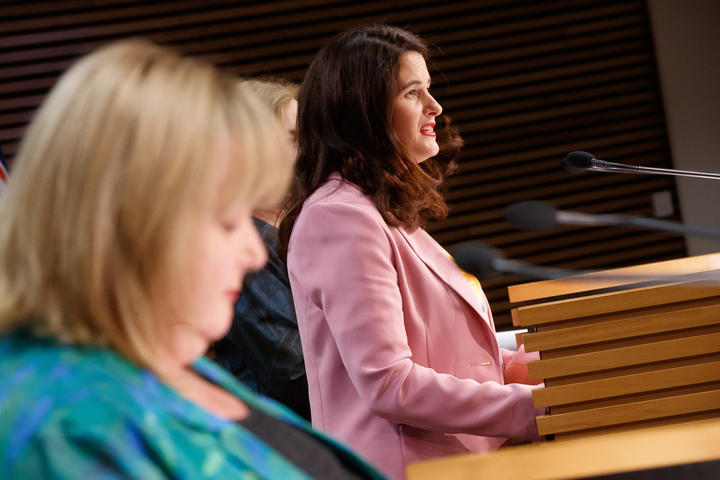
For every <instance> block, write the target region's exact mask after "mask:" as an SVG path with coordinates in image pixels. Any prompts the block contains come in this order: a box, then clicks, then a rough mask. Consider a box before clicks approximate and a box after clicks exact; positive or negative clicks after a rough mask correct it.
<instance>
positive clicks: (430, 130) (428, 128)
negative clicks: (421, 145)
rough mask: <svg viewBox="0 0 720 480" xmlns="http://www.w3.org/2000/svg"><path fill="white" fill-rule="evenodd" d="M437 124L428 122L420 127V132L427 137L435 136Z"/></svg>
mask: <svg viewBox="0 0 720 480" xmlns="http://www.w3.org/2000/svg"><path fill="white" fill-rule="evenodd" d="M434 128H435V124H434V123H426V124H425V125H423V126H422V127H420V134H421V135H425V136H426V137H434V136H435V130H434Z"/></svg>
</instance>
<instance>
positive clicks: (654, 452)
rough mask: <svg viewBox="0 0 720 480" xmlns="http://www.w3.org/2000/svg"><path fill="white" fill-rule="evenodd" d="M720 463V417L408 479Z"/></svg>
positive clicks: (481, 458)
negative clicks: (715, 461) (717, 461)
mask: <svg viewBox="0 0 720 480" xmlns="http://www.w3.org/2000/svg"><path fill="white" fill-rule="evenodd" d="M711 460H720V418H717V419H712V420H702V421H697V422H688V423H682V424H677V425H670V426H661V427H648V428H642V429H638V430H631V431H625V432H619V433H608V434H602V435H596V436H593V437H585V438H578V439H572V440H563V441H555V442H541V443H535V444H530V445H522V446H518V447H507V448H503V449H500V450H498V451H495V452H490V453H486V454H476V455H473V454H470V455H458V456H453V457H446V458H442V459H435V460H428V461H424V462H418V463H414V464H411V465H410V466H408V469H407V474H408V480H435V479H438V478H442V479H444V480H467V479H487V478H492V479H493V480H503V479H508V480H509V479H517V478H522V479H523V480H561V479H573V478H582V477H588V476H595V475H607V474H613V473H620V472H628V471H634V470H644V469H650V468H660V467H668V466H672V465H681V464H685V463H696V462H704V461H711Z"/></svg>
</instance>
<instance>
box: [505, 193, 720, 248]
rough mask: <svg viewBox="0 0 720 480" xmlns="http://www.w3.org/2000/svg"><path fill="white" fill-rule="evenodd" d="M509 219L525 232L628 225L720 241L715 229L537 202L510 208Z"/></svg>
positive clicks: (520, 203)
mask: <svg viewBox="0 0 720 480" xmlns="http://www.w3.org/2000/svg"><path fill="white" fill-rule="evenodd" d="M505 218H507V220H508V221H509V222H510V224H511V225H512V226H514V227H515V228H519V229H521V230H546V229H550V228H553V227H555V226H556V225H590V226H602V225H628V226H634V227H641V228H649V229H651V230H661V231H665V232H673V233H678V234H682V235H691V236H695V237H703V238H710V239H714V240H720V230H716V229H713V228H706V227H698V226H694V225H685V224H683V223H676V222H670V221H667V220H658V219H654V218H643V217H635V216H632V215H617V214H602V215H595V214H590V213H581V212H567V211H562V210H557V209H556V208H555V207H553V206H552V205H550V204H548V203H545V202H540V201H537V200H531V201H526V202H519V203H515V204H513V205H511V206H509V207H508V208H507V210H505Z"/></svg>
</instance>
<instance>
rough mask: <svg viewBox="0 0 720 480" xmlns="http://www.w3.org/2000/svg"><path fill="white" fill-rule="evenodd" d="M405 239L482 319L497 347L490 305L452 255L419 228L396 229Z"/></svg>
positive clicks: (424, 261)
mask: <svg viewBox="0 0 720 480" xmlns="http://www.w3.org/2000/svg"><path fill="white" fill-rule="evenodd" d="M397 230H398V231H399V232H400V233H401V234H402V236H403V237H404V238H405V240H406V241H407V243H408V245H410V248H411V249H412V250H413V251H414V252H415V254H416V255H417V256H418V257H419V258H420V260H422V262H423V263H424V264H425V265H427V267H428V268H429V269H430V270H432V271H433V272H434V273H435V274H436V275H437V276H438V277H439V278H440V279H441V280H442V281H443V282H445V283H446V284H447V285H448V286H449V287H450V288H452V289H453V290H454V291H455V292H457V294H458V295H460V297H461V298H462V299H463V300H465V302H466V303H467V304H468V305H470V306H471V307H472V308H473V309H474V310H475V311H476V312H477V314H478V315H479V316H480V317H481V318H482V319H483V320H484V321H483V324H484V325H485V327H487V328H488V329H489V330H490V335H489V337H491V338H492V341H493V342H494V343H495V348H496V349H497V348H499V347H498V345H497V340H496V339H495V326H494V325H492V324H491V314H490V305H489V304H488V301H487V298H486V297H485V294H484V293H483V294H482V298H481V297H479V296H478V294H476V293H475V290H474V289H473V288H472V286H470V283H469V282H468V280H467V279H466V278H465V276H464V275H463V272H462V271H461V270H460V268H459V267H458V266H457V265H455V262H454V261H453V260H452V257H451V256H450V254H449V253H447V252H446V251H445V249H443V248H442V247H441V246H440V245H439V244H438V243H437V242H436V241H435V240H434V239H433V238H432V237H431V236H430V235H429V234H428V233H427V232H426V231H425V230H423V229H421V228H419V229H417V230H416V231H415V232H413V233H408V232H406V231H405V230H404V229H402V228H398V229H397Z"/></svg>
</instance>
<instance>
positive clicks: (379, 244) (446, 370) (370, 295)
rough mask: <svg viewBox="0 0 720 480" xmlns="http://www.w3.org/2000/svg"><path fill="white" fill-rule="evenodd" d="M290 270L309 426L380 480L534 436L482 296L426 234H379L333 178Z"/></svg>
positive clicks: (308, 218) (373, 219)
mask: <svg viewBox="0 0 720 480" xmlns="http://www.w3.org/2000/svg"><path fill="white" fill-rule="evenodd" d="M288 271H289V274H290V284H291V286H292V292H293V298H294V302H295V309H296V312H297V319H298V325H299V328H300V338H301V340H302V346H303V354H304V356H305V366H306V369H307V378H308V387H309V395H310V408H311V414H312V422H313V425H314V426H316V427H318V428H320V429H322V430H325V431H326V432H328V433H330V434H331V435H332V436H334V437H336V438H338V439H340V440H342V441H343V442H345V443H346V444H348V445H350V446H351V447H352V448H353V449H354V450H356V451H357V452H358V453H359V454H361V455H363V456H365V457H366V458H367V459H368V460H369V461H370V462H372V463H373V464H375V465H376V466H377V467H379V469H380V470H381V471H382V472H384V473H385V474H386V475H388V476H389V477H391V478H393V479H403V478H405V467H406V466H407V465H408V464H409V463H410V462H413V461H418V460H422V459H428V458H432V457H439V456H444V455H452V454H461V453H468V452H483V451H488V450H493V449H496V448H498V447H499V446H500V445H502V444H503V443H504V442H505V441H506V440H507V439H508V438H509V437H511V438H523V439H532V440H536V439H538V433H537V427H536V423H535V416H536V415H538V414H540V413H542V411H541V410H538V409H535V408H534V407H533V404H532V399H531V390H532V388H534V387H532V386H529V385H521V384H507V385H506V384H505V383H504V381H503V368H504V367H503V366H504V364H506V363H508V362H510V361H514V360H516V359H512V357H513V356H514V355H516V353H515V352H510V351H508V350H504V349H500V348H499V347H498V344H497V341H496V339H495V327H494V325H493V322H492V315H491V313H490V308H489V306H488V303H487V299H486V298H485V296H484V295H482V298H480V297H479V296H478V295H477V294H476V293H475V291H474V290H473V289H472V287H471V286H470V284H469V283H468V282H467V280H466V279H465V278H464V277H463V275H462V273H461V272H460V270H459V269H458V268H457V267H456V266H455V264H454V263H453V262H452V260H451V259H450V258H449V257H448V255H447V254H446V253H445V251H444V250H443V249H442V247H440V245H438V244H437V242H435V241H434V240H433V239H432V238H431V237H430V235H428V234H427V233H426V232H425V231H424V230H421V229H420V230H417V231H415V232H413V233H408V232H406V231H405V230H403V229H402V228H395V227H391V226H388V225H387V224H386V223H385V221H384V220H383V218H382V217H381V215H380V213H379V212H378V210H377V209H376V208H375V206H374V204H373V203H372V202H371V200H370V199H369V198H367V197H366V196H365V195H363V194H362V192H361V191H360V189H359V188H358V187H357V186H355V185H353V184H351V183H348V182H346V181H344V180H342V179H340V177H339V176H337V175H333V176H331V177H330V179H329V180H328V182H327V183H326V184H325V185H323V186H322V187H321V188H320V189H318V190H317V191H316V192H315V193H314V194H313V195H312V196H311V197H310V198H309V199H308V200H307V201H306V203H305V205H304V206H303V209H302V212H301V213H300V215H299V217H298V219H297V221H296V223H295V226H294V228H293V231H292V236H291V239H290V246H289V254H288ZM517 355H519V356H524V357H529V356H528V355H527V354H525V353H524V351H522V350H521V351H520V352H518V353H517ZM532 358H533V359H534V358H536V357H532ZM519 360H520V361H526V360H527V358H521V359H519Z"/></svg>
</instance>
